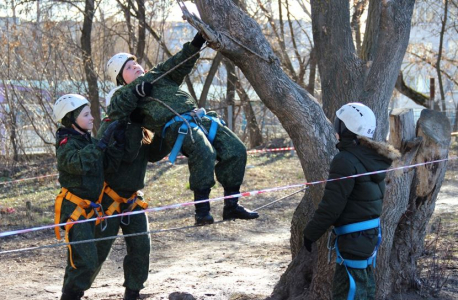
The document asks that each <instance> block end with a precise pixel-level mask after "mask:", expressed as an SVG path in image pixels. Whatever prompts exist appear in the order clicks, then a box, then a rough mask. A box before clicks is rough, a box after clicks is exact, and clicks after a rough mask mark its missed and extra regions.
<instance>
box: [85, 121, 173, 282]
mask: <svg viewBox="0 0 458 300" xmlns="http://www.w3.org/2000/svg"><path fill="white" fill-rule="evenodd" d="M109 124H110V122H109V121H105V122H103V123H102V126H101V127H100V129H99V131H98V135H99V136H101V135H102V134H103V132H104V131H105V130H106V128H107V127H108V125H109ZM125 136H126V145H125V148H124V151H125V152H124V156H123V160H122V162H121V165H120V167H119V170H118V172H116V173H107V174H105V182H106V183H107V184H108V186H109V187H111V188H112V189H113V190H114V191H115V192H116V193H117V194H118V195H119V196H121V197H123V198H129V197H130V196H132V194H134V193H135V192H137V191H138V190H141V189H142V188H143V187H144V179H145V173H146V166H147V163H148V161H150V162H156V161H158V160H160V159H162V158H163V157H164V156H165V155H166V153H165V154H164V153H161V152H159V151H157V150H159V145H155V144H149V145H146V144H145V145H142V137H143V129H142V128H141V126H140V125H139V124H135V123H132V124H129V125H128V126H127V129H126V134H125ZM113 201H114V200H113V199H111V198H110V196H108V195H107V194H104V196H103V199H102V206H103V209H104V211H106V210H107V209H108V207H110V205H111V204H112V203H113ZM128 206H129V204H127V203H124V204H121V211H124V210H126V209H127V208H128ZM137 210H142V208H141V207H140V206H136V207H135V209H134V211H137ZM116 214H117V212H114V215H116ZM121 219H122V220H123V221H124V222H123V223H124V224H123V223H122V222H121ZM107 221H108V226H107V228H106V229H105V230H104V231H103V232H102V231H101V230H100V228H97V229H96V234H95V236H96V238H104V237H109V236H115V235H117V234H118V231H119V228H121V229H122V232H123V234H132V233H142V232H143V233H144V232H147V231H148V219H147V216H146V214H145V213H141V214H134V215H131V216H125V217H122V218H120V217H117V218H108V219H107ZM125 240H126V245H127V255H126V256H125V257H124V264H123V266H124V280H125V281H124V286H125V287H126V288H129V289H131V290H134V291H139V290H141V289H143V288H144V286H143V284H144V283H145V282H146V280H147V278H148V270H149V254H150V238H149V234H143V235H138V236H133V237H127V238H125ZM114 241H115V239H110V240H102V241H98V242H97V243H96V246H97V254H98V262H99V264H98V267H97V270H96V272H95V274H94V276H93V279H95V276H96V275H97V273H98V272H99V271H100V269H101V267H102V264H103V262H104V261H105V260H106V258H107V257H108V254H109V253H110V249H111V246H112V245H113V243H114Z"/></svg>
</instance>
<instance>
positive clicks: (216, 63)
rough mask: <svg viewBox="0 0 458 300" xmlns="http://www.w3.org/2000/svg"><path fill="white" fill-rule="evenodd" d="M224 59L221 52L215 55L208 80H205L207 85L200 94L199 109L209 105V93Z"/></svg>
mask: <svg viewBox="0 0 458 300" xmlns="http://www.w3.org/2000/svg"><path fill="white" fill-rule="evenodd" d="M222 59H223V55H222V54H221V53H220V52H218V53H217V54H216V55H215V58H214V59H213V62H212V65H211V67H210V70H209V71H208V74H207V78H205V83H204V87H203V88H202V93H201V94H200V98H199V107H205V106H206V105H207V97H208V91H209V90H210V87H211V85H212V82H213V78H215V74H216V72H217V71H218V67H219V64H220V63H221V60H222Z"/></svg>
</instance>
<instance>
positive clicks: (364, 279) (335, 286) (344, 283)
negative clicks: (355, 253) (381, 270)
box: [332, 264, 375, 300]
mask: <svg viewBox="0 0 458 300" xmlns="http://www.w3.org/2000/svg"><path fill="white" fill-rule="evenodd" d="M348 271H349V272H350V274H351V276H352V277H353V279H354V280H355V284H356V291H355V299H358V300H373V299H375V278H374V269H373V268H372V266H368V267H367V268H366V269H353V268H348ZM349 289H350V281H349V280H348V274H347V270H345V266H343V265H341V264H336V271H335V273H334V279H333V283H332V300H347V296H348V290H349Z"/></svg>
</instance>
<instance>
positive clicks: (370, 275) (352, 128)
mask: <svg viewBox="0 0 458 300" xmlns="http://www.w3.org/2000/svg"><path fill="white" fill-rule="evenodd" d="M334 127H335V130H336V136H337V138H338V140H339V143H338V144H337V148H338V149H339V151H340V152H339V153H338V154H337V155H336V156H335V157H334V159H333V160H332V162H331V167H330V170H329V179H336V178H341V177H347V176H352V175H356V174H362V173H367V172H373V171H383V170H386V169H388V168H389V167H390V165H391V163H392V162H393V160H395V159H397V158H399V157H400V154H399V152H398V151H397V150H396V149H394V148H393V147H392V146H391V145H388V144H386V143H382V142H376V141H373V140H372V137H373V134H374V131H375V128H376V119H375V115H374V113H373V112H372V110H371V109H370V108H369V107H367V106H366V105H364V104H361V103H348V104H345V105H344V106H342V107H341V108H340V109H339V110H338V111H337V113H336V119H335V122H334ZM385 176H386V173H385V172H382V173H377V174H372V175H365V176H360V177H355V178H346V179H344V180H335V181H329V182H327V183H326V187H325V191H324V195H323V199H322V200H321V202H320V204H319V205H318V208H317V210H316V211H315V214H314V216H313V217H312V219H311V220H310V222H309V223H308V224H307V226H306V227H305V230H304V246H305V248H306V249H307V250H308V251H309V252H311V251H312V244H313V243H314V242H315V241H317V240H318V239H319V238H320V237H321V236H322V235H323V234H324V233H325V232H326V231H327V230H328V228H329V227H331V226H334V229H333V233H334V235H335V241H334V242H332V240H331V238H330V239H329V241H328V249H331V248H333V247H334V248H335V251H336V254H337V264H336V271H335V274H334V280H333V288H332V299H333V300H343V299H349V300H350V299H360V300H363V299H364V300H366V299H374V297H375V280H374V270H373V268H374V267H375V257H376V254H377V249H378V246H379V245H380V242H381V229H380V219H379V218H380V214H381V212H382V201H383V197H384V195H385V181H384V180H385Z"/></svg>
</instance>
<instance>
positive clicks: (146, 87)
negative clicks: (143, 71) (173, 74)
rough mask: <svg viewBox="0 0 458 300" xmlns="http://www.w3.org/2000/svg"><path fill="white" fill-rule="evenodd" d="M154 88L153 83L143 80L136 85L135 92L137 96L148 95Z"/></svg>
mask: <svg viewBox="0 0 458 300" xmlns="http://www.w3.org/2000/svg"><path fill="white" fill-rule="evenodd" d="M152 90H153V85H152V84H151V83H149V82H147V81H143V82H142V83H139V84H137V85H136V86H135V88H134V89H133V92H134V94H135V96H137V98H143V97H148V96H150V95H151V91H152Z"/></svg>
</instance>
